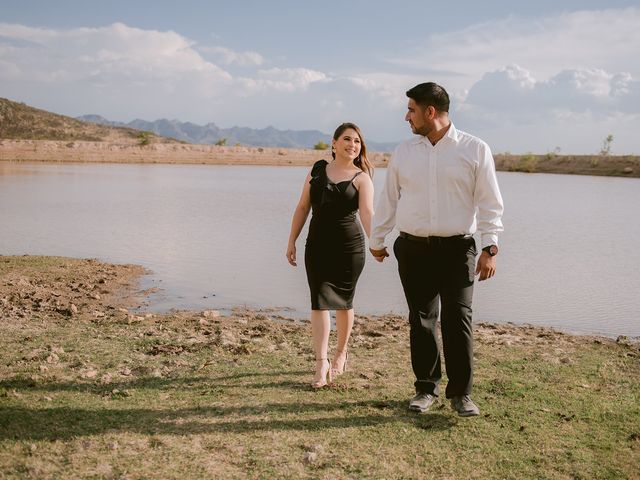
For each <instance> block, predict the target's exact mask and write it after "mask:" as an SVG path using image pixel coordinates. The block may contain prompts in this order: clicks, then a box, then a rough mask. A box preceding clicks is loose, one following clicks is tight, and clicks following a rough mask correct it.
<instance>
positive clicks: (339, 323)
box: [331, 308, 355, 374]
mask: <svg viewBox="0 0 640 480" xmlns="http://www.w3.org/2000/svg"><path fill="white" fill-rule="evenodd" d="M354 316H355V315H354V312H353V308H351V309H349V310H336V333H337V337H338V344H337V347H336V354H335V355H334V357H333V362H332V365H331V366H332V368H333V369H334V372H335V373H337V374H341V373H342V372H344V366H345V363H346V361H347V344H348V343H349V337H350V336H351V330H352V329H353V320H354Z"/></svg>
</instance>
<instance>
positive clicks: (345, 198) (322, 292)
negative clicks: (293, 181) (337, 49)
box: [287, 123, 373, 388]
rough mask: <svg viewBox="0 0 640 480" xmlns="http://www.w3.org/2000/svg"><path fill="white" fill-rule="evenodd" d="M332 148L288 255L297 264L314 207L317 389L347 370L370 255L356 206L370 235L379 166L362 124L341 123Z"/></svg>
mask: <svg viewBox="0 0 640 480" xmlns="http://www.w3.org/2000/svg"><path fill="white" fill-rule="evenodd" d="M331 150H332V153H331V156H332V157H333V161H332V162H331V163H327V161H326V160H319V161H317V162H316V163H315V164H314V165H313V168H312V169H311V172H310V173H309V174H308V175H307V178H306V180H305V182H304V187H303V189H302V195H301V196H300V201H299V202H298V206H297V207H296V210H295V212H294V214H293V220H292V221H291V233H290V235H289V245H288V246H287V260H288V261H289V263H290V264H291V265H293V266H296V265H297V264H296V240H297V239H298V236H299V235H300V232H301V231H302V227H303V226H304V224H305V222H306V220H307V216H308V215H309V211H310V210H311V209H313V215H312V217H311V223H310V224H309V233H308V236H307V243H306V247H305V255H304V263H305V267H306V270H307V280H308V281H309V289H310V290H311V332H312V336H313V349H314V352H315V356H316V373H315V377H314V378H313V382H312V384H311V386H312V387H314V388H321V387H324V386H325V385H327V383H330V382H331V381H332V377H333V376H334V375H340V374H341V373H343V372H344V371H345V368H346V364H347V358H348V356H347V343H348V341H349V336H350V335H351V329H352V328H353V319H354V313H353V295H354V293H355V288H356V282H357V281H358V277H359V276H360V273H362V269H363V268H364V259H365V249H364V235H363V234H362V227H361V226H360V224H359V223H358V220H357V219H356V211H359V212H360V221H361V222H362V226H363V227H364V231H365V232H366V234H367V237H369V235H370V233H371V218H372V217H373V182H372V180H371V178H372V175H373V166H372V165H371V163H369V160H368V159H367V148H366V146H365V143H364V138H363V137H362V133H361V132H360V129H359V128H358V127H357V126H356V125H355V124H353V123H343V124H342V125H340V126H339V127H338V128H337V129H336V131H335V133H334V134H333V141H332V149H331ZM363 172H364V175H361V174H362V173H363ZM330 310H335V311H336V330H337V336H338V342H337V349H336V352H335V355H334V357H333V361H332V362H329V359H328V346H329V345H328V344H329V332H330V329H331V326H330V316H329V311H330Z"/></svg>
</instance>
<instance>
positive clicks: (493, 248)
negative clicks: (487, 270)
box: [489, 245, 498, 257]
mask: <svg viewBox="0 0 640 480" xmlns="http://www.w3.org/2000/svg"><path fill="white" fill-rule="evenodd" d="M497 254H498V247H496V246H495V245H491V246H490V247H489V255H491V256H492V257H493V256H494V255H497Z"/></svg>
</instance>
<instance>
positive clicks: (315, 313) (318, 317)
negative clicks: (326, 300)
mask: <svg viewBox="0 0 640 480" xmlns="http://www.w3.org/2000/svg"><path fill="white" fill-rule="evenodd" d="M330 331H331V320H330V317H329V311H328V310H311V336H312V338H313V352H314V353H315V356H316V375H315V377H313V384H312V385H313V386H322V385H324V384H325V382H326V380H325V378H326V376H327V373H328V369H329V368H330V365H329V363H328V362H327V358H328V357H327V354H328V353H327V352H328V349H329V332H330Z"/></svg>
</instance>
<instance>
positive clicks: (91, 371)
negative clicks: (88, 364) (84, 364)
mask: <svg viewBox="0 0 640 480" xmlns="http://www.w3.org/2000/svg"><path fill="white" fill-rule="evenodd" d="M80 376H81V377H82V378H96V377H97V376H98V371H97V370H96V369H95V368H87V369H85V370H83V371H82V372H80Z"/></svg>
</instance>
